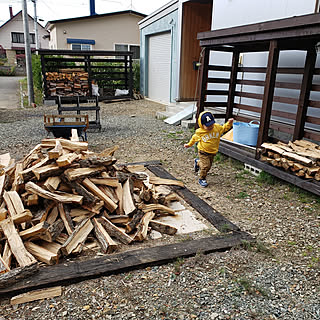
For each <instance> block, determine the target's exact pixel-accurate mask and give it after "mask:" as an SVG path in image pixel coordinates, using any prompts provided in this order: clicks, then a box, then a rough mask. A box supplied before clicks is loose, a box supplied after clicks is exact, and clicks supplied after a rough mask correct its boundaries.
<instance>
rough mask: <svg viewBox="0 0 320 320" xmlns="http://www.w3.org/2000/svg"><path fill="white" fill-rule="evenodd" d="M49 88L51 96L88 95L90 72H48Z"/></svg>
mask: <svg viewBox="0 0 320 320" xmlns="http://www.w3.org/2000/svg"><path fill="white" fill-rule="evenodd" d="M46 80H47V89H48V91H49V93H50V96H57V95H59V96H63V97H68V96H70V97H71V96H75V95H78V96H88V95H89V84H88V72H84V71H73V70H71V71H70V70H61V71H60V72H46Z"/></svg>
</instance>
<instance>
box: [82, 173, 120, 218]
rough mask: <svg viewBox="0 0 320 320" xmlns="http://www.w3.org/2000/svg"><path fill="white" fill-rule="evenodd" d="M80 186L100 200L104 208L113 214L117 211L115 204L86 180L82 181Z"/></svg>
mask: <svg viewBox="0 0 320 320" xmlns="http://www.w3.org/2000/svg"><path fill="white" fill-rule="evenodd" d="M82 184H83V185H84V186H85V187H87V188H88V189H89V190H90V191H91V192H92V193H93V194H95V195H96V196H97V197H98V198H100V199H101V200H102V201H103V202H104V204H105V207H106V208H107V209H108V210H109V211H110V212H113V211H115V210H116V209H117V207H118V206H117V204H116V203H114V202H113V201H112V200H111V199H110V198H109V197H108V196H107V195H106V194H104V193H103V192H102V191H101V190H100V189H99V188H98V187H97V186H96V185H95V184H93V183H92V182H91V181H90V180H89V179H88V178H86V179H84V180H83V181H82Z"/></svg>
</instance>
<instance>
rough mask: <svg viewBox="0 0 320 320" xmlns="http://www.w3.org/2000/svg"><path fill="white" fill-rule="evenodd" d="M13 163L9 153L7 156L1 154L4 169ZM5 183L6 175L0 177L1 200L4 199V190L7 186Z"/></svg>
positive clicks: (0, 158)
mask: <svg viewBox="0 0 320 320" xmlns="http://www.w3.org/2000/svg"><path fill="white" fill-rule="evenodd" d="M10 161H11V157H10V154H9V153H5V154H1V155H0V164H1V165H2V166H3V167H6V166H8V165H9V164H10ZM5 182H6V175H5V174H3V175H0V199H1V197H2V194H3V190H4V186H5Z"/></svg>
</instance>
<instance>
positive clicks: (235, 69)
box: [225, 51, 239, 121]
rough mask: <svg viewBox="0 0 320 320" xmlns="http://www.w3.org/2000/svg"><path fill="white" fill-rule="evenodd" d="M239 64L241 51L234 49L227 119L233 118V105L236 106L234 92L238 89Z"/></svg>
mask: <svg viewBox="0 0 320 320" xmlns="http://www.w3.org/2000/svg"><path fill="white" fill-rule="evenodd" d="M238 65H239V52H238V51H234V52H233V55H232V66H231V68H232V69H231V74H230V84H229V93H228V102H227V110H226V119H225V121H227V120H228V119H229V118H232V115H233V106H234V94H235V91H236V85H237V75H238Z"/></svg>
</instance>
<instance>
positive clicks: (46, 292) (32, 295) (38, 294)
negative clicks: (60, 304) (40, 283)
mask: <svg viewBox="0 0 320 320" xmlns="http://www.w3.org/2000/svg"><path fill="white" fill-rule="evenodd" d="M61 294H62V288H61V287H60V286H59V287H53V288H46V289H41V290H37V291H31V292H27V293H22V294H20V295H18V296H15V297H13V298H11V300H10V304H11V305H16V304H20V303H26V302H31V301H35V300H43V299H48V298H54V297H58V296H61Z"/></svg>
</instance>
